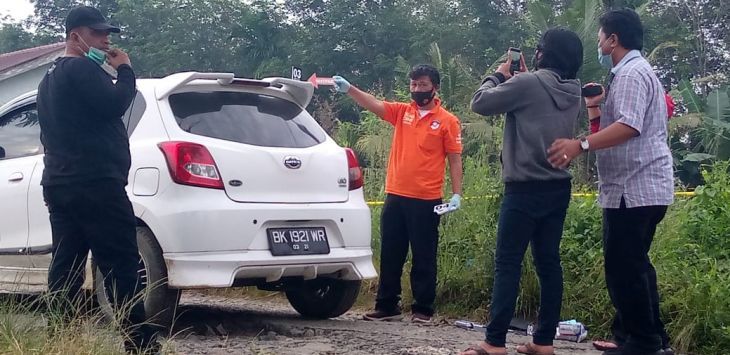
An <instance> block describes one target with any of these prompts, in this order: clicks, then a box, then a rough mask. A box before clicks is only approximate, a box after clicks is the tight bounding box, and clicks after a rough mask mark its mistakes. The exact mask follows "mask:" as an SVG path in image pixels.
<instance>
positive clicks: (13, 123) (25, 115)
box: [0, 104, 43, 160]
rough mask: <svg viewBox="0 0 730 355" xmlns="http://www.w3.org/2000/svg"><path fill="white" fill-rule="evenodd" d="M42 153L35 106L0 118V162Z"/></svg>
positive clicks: (25, 107) (26, 107) (24, 107)
mask: <svg viewBox="0 0 730 355" xmlns="http://www.w3.org/2000/svg"><path fill="white" fill-rule="evenodd" d="M42 153H43V145H42V144H41V127H40V125H39V124H38V110H37V109H36V105H35V104H31V105H27V106H23V107H20V108H18V109H15V110H13V111H10V112H8V113H7V114H5V115H3V116H2V117H0V160H4V159H13V158H21V157H27V156H31V155H36V154H42Z"/></svg>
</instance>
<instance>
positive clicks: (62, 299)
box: [43, 180, 156, 350]
mask: <svg viewBox="0 0 730 355" xmlns="http://www.w3.org/2000/svg"><path fill="white" fill-rule="evenodd" d="M43 195H44V198H45V200H46V203H47V204H48V211H49V213H50V220H51V229H52V234H53V249H52V251H53V259H52V262H51V266H50V270H49V274H48V289H49V291H50V294H51V298H52V299H53V300H54V305H55V306H56V307H58V309H57V310H58V311H60V312H62V313H64V316H65V317H73V316H74V310H76V309H78V306H77V305H78V304H79V303H80V301H79V300H80V299H81V286H82V284H83V282H84V270H85V267H86V259H87V256H88V253H89V251H91V253H92V255H93V256H94V261H95V262H96V263H97V265H98V266H99V269H100V270H101V272H102V274H103V275H106V276H105V278H104V282H105V285H106V288H107V290H108V294H109V296H110V297H111V299H112V301H113V303H114V304H115V306H116V307H117V309H118V310H120V311H121V312H123V313H121V314H123V315H125V316H124V317H123V327H124V328H125V331H127V332H128V338H129V339H128V340H127V342H126V343H125V347H126V348H127V349H128V350H131V349H133V348H135V347H136V348H146V347H147V346H148V345H150V344H151V342H153V341H154V340H155V339H154V338H155V337H156V331H155V329H153V328H152V326H150V325H143V324H144V322H145V320H146V318H145V310H144V303H143V302H142V301H141V299H140V298H141V297H140V296H138V292H140V291H141V287H139V286H138V285H139V279H138V273H137V270H138V263H139V252H138V249H137V237H136V221H135V217H134V211H133V209H132V204H131V203H130V201H129V198H128V197H127V193H126V191H125V190H124V183H123V182H121V181H116V180H98V181H94V182H88V183H84V184H77V185H63V186H46V187H44V188H43Z"/></svg>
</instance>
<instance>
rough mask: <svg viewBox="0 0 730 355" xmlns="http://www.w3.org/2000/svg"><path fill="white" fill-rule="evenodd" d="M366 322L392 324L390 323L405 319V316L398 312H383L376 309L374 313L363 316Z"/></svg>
mask: <svg viewBox="0 0 730 355" xmlns="http://www.w3.org/2000/svg"><path fill="white" fill-rule="evenodd" d="M362 318H363V319H364V320H371V321H381V322H390V321H399V320H401V319H403V315H402V314H401V313H400V312H398V311H394V312H386V311H381V310H379V309H376V310H375V311H373V312H370V313H367V314H365V315H364V316H362Z"/></svg>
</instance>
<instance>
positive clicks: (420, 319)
mask: <svg viewBox="0 0 730 355" xmlns="http://www.w3.org/2000/svg"><path fill="white" fill-rule="evenodd" d="M432 319H433V317H431V316H427V315H425V314H423V313H418V312H416V313H413V315H412V316H411V322H413V323H421V324H428V323H431V320H432Z"/></svg>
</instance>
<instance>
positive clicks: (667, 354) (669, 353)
mask: <svg viewBox="0 0 730 355" xmlns="http://www.w3.org/2000/svg"><path fill="white" fill-rule="evenodd" d="M662 351H663V355H674V349H672V348H671V347H666V348H664V349H663V350H662Z"/></svg>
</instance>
